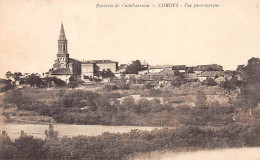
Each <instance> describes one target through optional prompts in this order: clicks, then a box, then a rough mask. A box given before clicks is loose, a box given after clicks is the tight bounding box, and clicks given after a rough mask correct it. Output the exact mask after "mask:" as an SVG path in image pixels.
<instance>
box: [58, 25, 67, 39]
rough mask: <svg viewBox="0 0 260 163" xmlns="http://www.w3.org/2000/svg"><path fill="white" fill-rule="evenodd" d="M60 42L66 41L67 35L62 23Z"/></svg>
mask: <svg viewBox="0 0 260 163" xmlns="http://www.w3.org/2000/svg"><path fill="white" fill-rule="evenodd" d="M59 40H66V35H65V32H64V28H63V23H61V28H60V37H59Z"/></svg>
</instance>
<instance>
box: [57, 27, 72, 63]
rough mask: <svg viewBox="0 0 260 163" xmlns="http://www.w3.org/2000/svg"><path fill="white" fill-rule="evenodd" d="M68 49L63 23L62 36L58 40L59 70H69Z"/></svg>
mask: <svg viewBox="0 0 260 163" xmlns="http://www.w3.org/2000/svg"><path fill="white" fill-rule="evenodd" d="M68 60H69V54H68V47H67V39H66V35H65V32H64V27H63V23H61V28H60V35H59V40H58V54H57V62H58V68H68Z"/></svg>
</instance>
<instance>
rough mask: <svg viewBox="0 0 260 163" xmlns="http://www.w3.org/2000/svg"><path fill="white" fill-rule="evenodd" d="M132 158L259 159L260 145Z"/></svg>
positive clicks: (143, 155)
mask: <svg viewBox="0 0 260 163" xmlns="http://www.w3.org/2000/svg"><path fill="white" fill-rule="evenodd" d="M134 159H137V160H139V159H141V160H143V159H144V160H146V159H152V160H260V147H255V148H231V149H219V150H207V151H197V152H180V153H174V152H170V151H168V152H151V153H150V154H141V155H139V156H136V157H135V158H134Z"/></svg>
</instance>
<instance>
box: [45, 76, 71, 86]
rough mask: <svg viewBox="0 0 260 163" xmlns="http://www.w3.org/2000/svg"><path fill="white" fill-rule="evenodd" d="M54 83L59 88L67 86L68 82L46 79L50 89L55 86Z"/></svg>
mask: <svg viewBox="0 0 260 163" xmlns="http://www.w3.org/2000/svg"><path fill="white" fill-rule="evenodd" d="M53 83H54V84H55V85H56V86H58V87H63V86H66V85H67V84H66V82H65V81H63V80H61V79H59V78H57V77H46V78H45V84H46V85H48V86H49V87H51V86H53Z"/></svg>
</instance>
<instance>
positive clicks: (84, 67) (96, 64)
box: [81, 60, 118, 79]
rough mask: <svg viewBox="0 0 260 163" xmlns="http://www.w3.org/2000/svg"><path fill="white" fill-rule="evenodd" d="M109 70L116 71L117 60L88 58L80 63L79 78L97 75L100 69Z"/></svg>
mask: <svg viewBox="0 0 260 163" xmlns="http://www.w3.org/2000/svg"><path fill="white" fill-rule="evenodd" d="M109 70H110V71H111V72H112V73H114V74H115V73H116V71H117V70H118V62H115V61H111V60H90V61H84V62H82V64H81V78H82V79H88V78H93V77H94V76H98V73H99V72H101V71H109Z"/></svg>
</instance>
